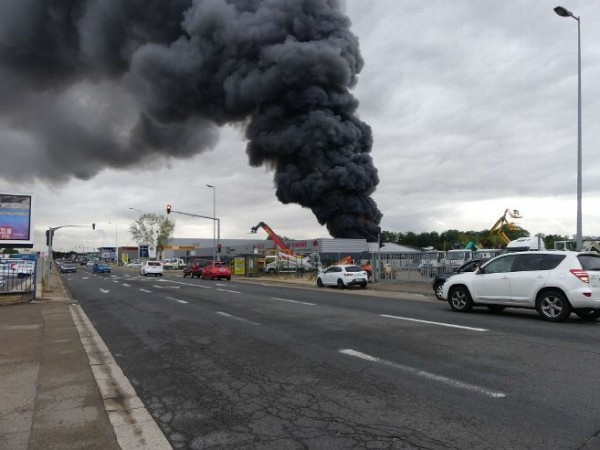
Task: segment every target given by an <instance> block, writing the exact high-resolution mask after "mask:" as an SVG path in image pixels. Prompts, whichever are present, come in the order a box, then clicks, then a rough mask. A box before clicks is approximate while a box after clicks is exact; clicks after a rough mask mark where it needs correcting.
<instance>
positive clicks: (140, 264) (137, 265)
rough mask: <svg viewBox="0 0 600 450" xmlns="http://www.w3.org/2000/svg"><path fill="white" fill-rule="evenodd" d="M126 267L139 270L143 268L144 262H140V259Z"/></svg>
mask: <svg viewBox="0 0 600 450" xmlns="http://www.w3.org/2000/svg"><path fill="white" fill-rule="evenodd" d="M125 267H132V268H134V269H139V268H140V267H142V261H140V260H139V259H134V260H133V261H131V262H130V263H128V264H127V265H126V266H125Z"/></svg>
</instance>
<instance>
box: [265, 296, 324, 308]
mask: <svg viewBox="0 0 600 450" xmlns="http://www.w3.org/2000/svg"><path fill="white" fill-rule="evenodd" d="M271 299H272V300H277V301H278V302H289V303H299V304H300V305H308V306H316V305H317V304H316V303H308V302H300V301H298V300H290V299H287V298H280V297H271Z"/></svg>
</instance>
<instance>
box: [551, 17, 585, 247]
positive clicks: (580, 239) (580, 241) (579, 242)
mask: <svg viewBox="0 0 600 450" xmlns="http://www.w3.org/2000/svg"><path fill="white" fill-rule="evenodd" d="M554 12H555V13H556V14H558V15H559V16H561V17H572V18H573V19H575V20H576V21H577V237H576V240H577V250H581V247H582V245H583V236H582V219H581V197H582V195H581V20H580V18H579V17H577V16H575V15H574V14H573V13H572V12H571V11H569V10H568V9H566V8H563V7H562V6H557V7H556V8H554Z"/></svg>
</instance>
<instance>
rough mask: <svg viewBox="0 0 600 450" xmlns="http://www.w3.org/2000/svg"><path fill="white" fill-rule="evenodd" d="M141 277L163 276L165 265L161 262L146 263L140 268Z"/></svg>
mask: <svg viewBox="0 0 600 450" xmlns="http://www.w3.org/2000/svg"><path fill="white" fill-rule="evenodd" d="M140 275H144V276H146V275H154V276H156V277H159V276H160V277H162V276H163V265H162V263H161V262H160V261H144V263H143V264H142V265H141V266H140Z"/></svg>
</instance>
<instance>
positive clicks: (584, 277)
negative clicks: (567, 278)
mask: <svg viewBox="0 0 600 450" xmlns="http://www.w3.org/2000/svg"><path fill="white" fill-rule="evenodd" d="M571 273H572V274H573V275H575V276H576V277H577V278H579V279H580V280H581V281H583V282H584V283H589V282H590V277H589V275H588V273H587V272H586V271H585V270H583V269H571Z"/></svg>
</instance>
